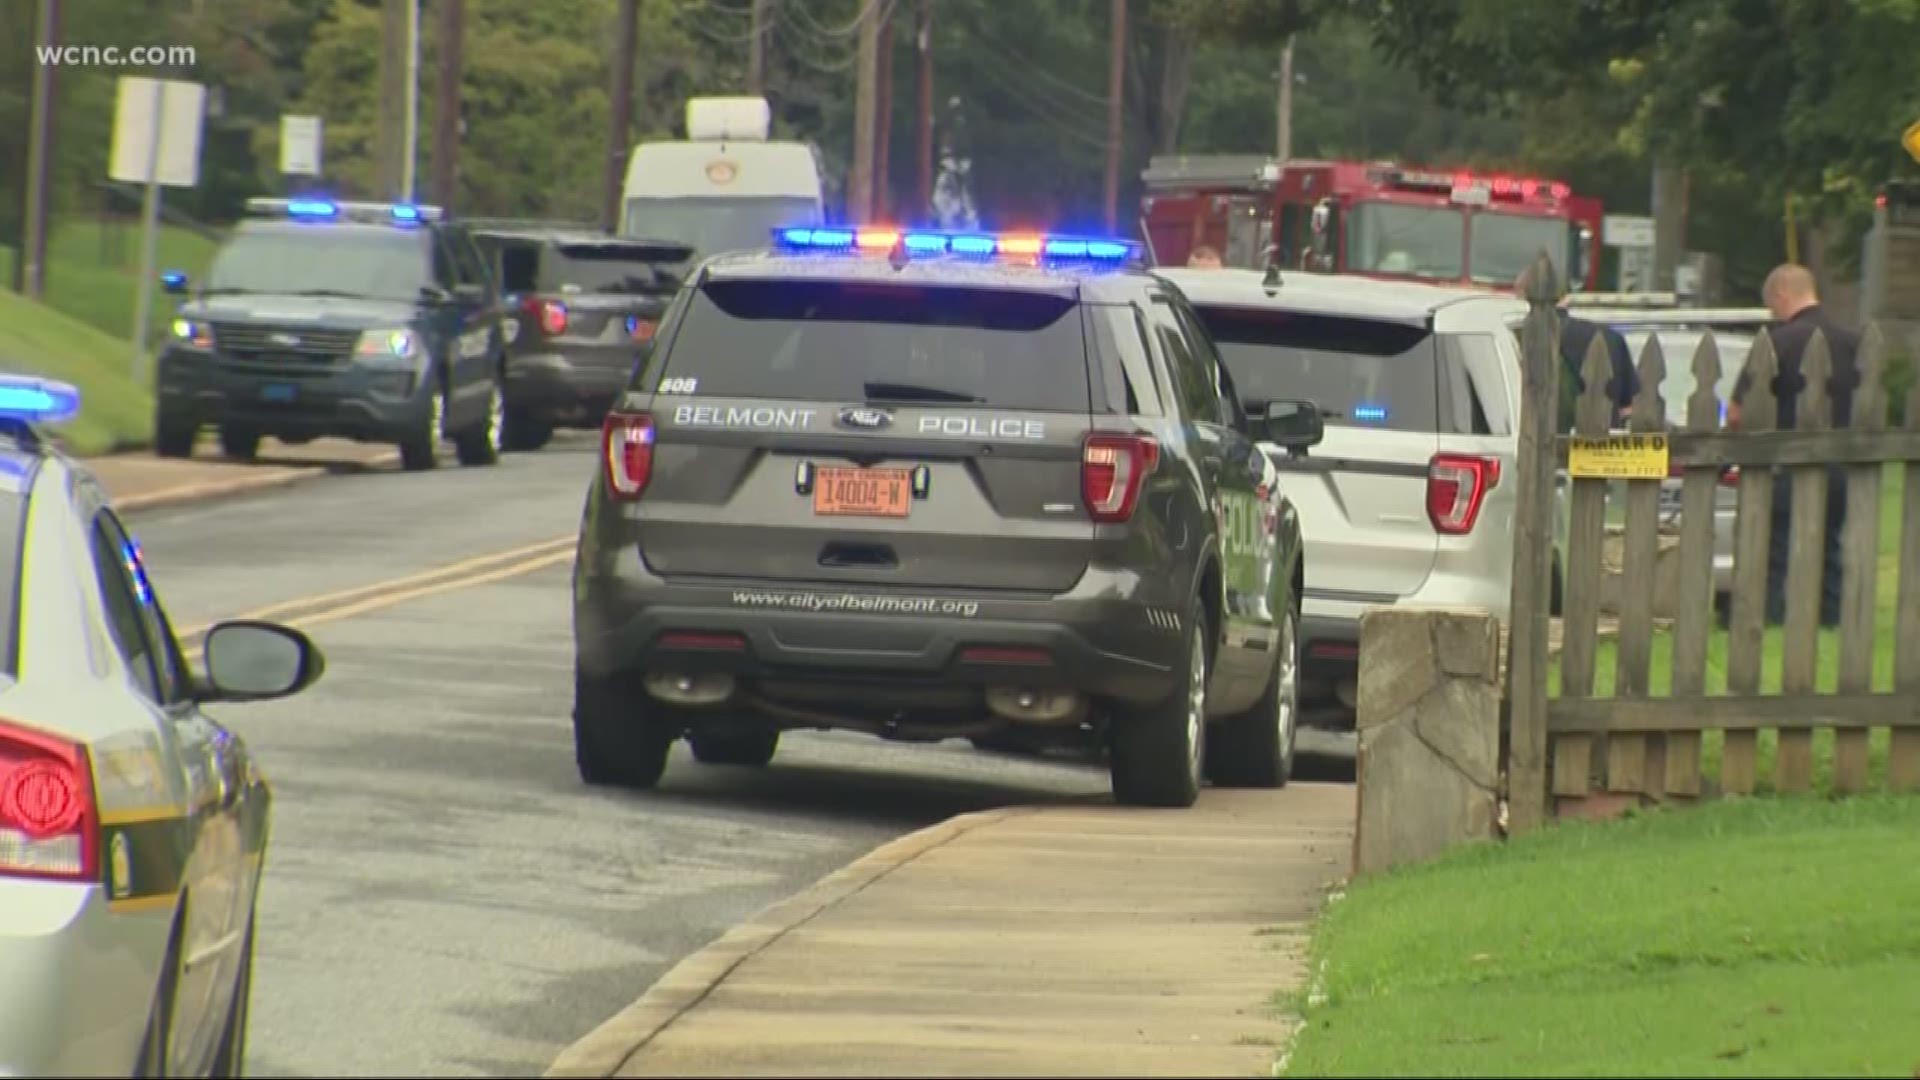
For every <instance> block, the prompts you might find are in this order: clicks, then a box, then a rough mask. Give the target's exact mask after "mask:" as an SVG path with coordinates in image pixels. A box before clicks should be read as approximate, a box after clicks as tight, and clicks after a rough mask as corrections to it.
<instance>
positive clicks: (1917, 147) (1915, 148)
mask: <svg viewBox="0 0 1920 1080" xmlns="http://www.w3.org/2000/svg"><path fill="white" fill-rule="evenodd" d="M1900 145H1901V146H1904V147H1906V149H1907V153H1908V154H1909V155H1911V156H1912V158H1913V160H1915V161H1920V120H1915V121H1914V122H1913V123H1911V124H1908V125H1907V130H1905V131H1903V132H1901V133H1900Z"/></svg>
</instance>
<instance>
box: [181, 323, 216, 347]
mask: <svg viewBox="0 0 1920 1080" xmlns="http://www.w3.org/2000/svg"><path fill="white" fill-rule="evenodd" d="M173 339H174V340H175V341H184V342H186V343H187V344H189V345H192V346H193V347H194V348H196V349H211V348H213V327H211V326H208V325H207V324H206V323H198V322H194V321H193V320H191V319H175V320H173Z"/></svg>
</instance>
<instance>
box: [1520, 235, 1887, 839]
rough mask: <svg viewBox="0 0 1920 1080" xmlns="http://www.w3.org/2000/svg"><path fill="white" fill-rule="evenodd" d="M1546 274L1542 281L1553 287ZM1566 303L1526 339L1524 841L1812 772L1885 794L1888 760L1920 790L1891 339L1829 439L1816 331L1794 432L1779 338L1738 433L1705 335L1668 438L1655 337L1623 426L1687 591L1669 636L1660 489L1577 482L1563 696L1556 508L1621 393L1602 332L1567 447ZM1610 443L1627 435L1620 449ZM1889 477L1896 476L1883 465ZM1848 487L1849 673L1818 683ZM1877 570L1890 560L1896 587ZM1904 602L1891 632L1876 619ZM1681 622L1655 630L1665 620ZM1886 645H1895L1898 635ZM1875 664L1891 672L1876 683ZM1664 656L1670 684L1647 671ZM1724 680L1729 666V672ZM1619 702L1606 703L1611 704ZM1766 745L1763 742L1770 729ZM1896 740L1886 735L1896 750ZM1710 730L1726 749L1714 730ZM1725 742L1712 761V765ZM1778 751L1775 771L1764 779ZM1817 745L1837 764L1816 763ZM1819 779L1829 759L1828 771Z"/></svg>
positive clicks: (1862, 365) (1763, 355) (1799, 784)
mask: <svg viewBox="0 0 1920 1080" xmlns="http://www.w3.org/2000/svg"><path fill="white" fill-rule="evenodd" d="M1544 263H1545V260H1544V258H1543V259H1542V264H1543V265H1542V267H1541V269H1540V270H1539V271H1537V272H1536V275H1535V276H1536V279H1545V280H1549V281H1550V280H1551V279H1552V274H1551V273H1550V272H1549V271H1547V270H1546V267H1545V265H1544ZM1551 288H1552V287H1551V286H1549V287H1547V288H1537V289H1536V291H1535V292H1533V293H1531V294H1530V295H1529V296H1528V299H1529V301H1530V303H1531V311H1530V314H1529V316H1528V319H1527V323H1526V328H1525V331H1524V333H1523V341H1522V346H1523V353H1524V356H1525V362H1526V374H1525V388H1526V390H1525V393H1526V401H1525V404H1524V407H1523V417H1522V421H1523V426H1524V428H1525V431H1524V433H1523V437H1522V442H1521V450H1520V461H1519V463H1518V466H1519V467H1518V469H1517V472H1518V473H1519V478H1518V482H1519V484H1520V488H1521V490H1520V498H1521V500H1522V502H1521V506H1522V508H1523V509H1522V510H1521V511H1520V512H1519V515H1518V516H1519V520H1518V521H1517V522H1516V545H1515V546H1516V552H1515V580H1514V599H1513V614H1512V627H1511V641H1510V652H1509V663H1508V671H1507V678H1508V704H1509V723H1510V730H1509V733H1508V734H1509V739H1508V762H1507V765H1508V768H1507V775H1508V794H1509V803H1510V818H1511V826H1510V827H1511V828H1512V829H1513V830H1514V831H1522V830H1524V829H1526V828H1528V827H1531V826H1533V825H1537V824H1539V823H1540V822H1541V821H1542V820H1544V819H1546V818H1547V817H1549V816H1551V815H1553V814H1554V813H1556V812H1566V811H1567V810H1569V809H1571V808H1573V806H1572V805H1570V804H1578V803H1580V802H1581V801H1582V800H1590V799H1594V798H1605V799H1609V800H1624V801H1629V802H1635V801H1639V802H1644V801H1662V800H1672V799H1686V798H1698V797H1702V796H1713V795H1716V794H1727V795H1734V794H1747V793H1752V792H1755V791H1756V790H1763V789H1765V788H1768V787H1770V788H1771V789H1772V790H1773V791H1776V792H1779V793H1801V792H1807V791H1810V790H1813V789H1814V788H1815V787H1816V772H1819V773H1820V774H1821V775H1823V776H1829V777H1830V783H1831V790H1832V791H1833V792H1834V793H1836V794H1849V793H1856V792H1863V791H1867V790H1870V789H1871V788H1873V787H1876V786H1880V785H1877V784H1875V782H1874V780H1875V775H1874V774H1875V773H1876V772H1877V770H1876V769H1875V768H1874V761H1875V759H1876V758H1877V757H1879V756H1880V752H1877V748H1878V747H1884V751H1883V753H1884V761H1885V772H1884V780H1883V781H1882V783H1883V784H1884V786H1885V787H1886V788H1889V789H1892V790H1898V791H1920V386H1916V387H1914V388H1913V389H1912V391H1911V392H1910V393H1909V394H1908V397H1907V400H1906V409H1905V418H1904V421H1903V424H1902V426H1901V428H1900V429H1897V430H1890V429H1889V426H1888V407H1887V406H1888V400H1889V399H1888V389H1887V386H1886V382H1885V372H1886V355H1887V348H1886V343H1885V341H1884V340H1883V336H1882V334H1881V333H1880V331H1879V329H1878V328H1870V329H1869V330H1868V331H1867V332H1866V333H1865V334H1864V335H1863V336H1862V339H1861V343H1860V348H1859V351H1858V357H1857V359H1858V368H1859V373H1860V380H1859V382H1860V385H1859V387H1858V389H1857V390H1855V391H1854V397H1853V410H1852V413H1853V417H1852V423H1851V424H1850V425H1849V426H1848V427H1847V428H1845V429H1844V430H1836V429H1835V428H1834V427H1833V424H1832V418H1833V411H1832V406H1833V402H1832V400H1830V395H1829V386H1828V381H1829V377H1830V376H1831V374H1832V370H1833V365H1832V363H1831V358H1830V355H1829V352H1828V349H1827V344H1826V342H1825V340H1824V338H1823V337H1821V336H1820V335H1816V336H1815V338H1814V341H1813V343H1812V344H1811V345H1810V346H1809V347H1808V348H1807V350H1806V354H1805V356H1804V358H1803V361H1802V365H1801V366H1802V375H1803V377H1804V379H1805V383H1804V386H1805V389H1804V390H1802V391H1801V392H1800V397H1799V399H1798V408H1797V417H1796V420H1797V424H1796V427H1795V430H1790V431H1789V430H1779V429H1778V427H1777V423H1776V421H1777V415H1778V413H1777V402H1776V400H1775V390H1774V379H1775V377H1776V376H1777V375H1778V374H1779V365H1778V362H1777V359H1776V357H1775V355H1774V351H1773V347H1772V344H1771V341H1770V339H1769V337H1768V336H1767V335H1765V334H1762V335H1759V336H1758V338H1757V339H1756V341H1755V344H1754V346H1753V348H1752V350H1751V351H1750V353H1749V354H1748V355H1747V356H1746V357H1744V358H1730V359H1732V360H1733V361H1734V362H1737V363H1741V364H1743V365H1744V367H1745V370H1746V373H1747V375H1748V380H1747V390H1746V392H1745V394H1744V396H1743V397H1742V399H1741V400H1740V401H1739V402H1738V406H1739V409H1740V412H1741V416H1742V419H1741V423H1740V426H1739V429H1738V430H1727V429H1725V428H1723V425H1722V415H1723V412H1722V402H1721V401H1720V400H1719V399H1718V395H1717V390H1716V388H1717V386H1718V384H1719V383H1720V381H1721V376H1722V374H1723V370H1724V369H1723V363H1724V362H1725V360H1723V358H1722V357H1720V356H1719V355H1718V353H1717V350H1716V349H1715V347H1714V344H1713V340H1712V335H1710V334H1709V335H1702V338H1703V340H1702V342H1701V344H1700V347H1699V349H1698V351H1697V352H1696V354H1695V355H1694V356H1692V357H1691V358H1686V362H1687V363H1689V365H1690V366H1691V368H1692V373H1693V376H1694V391H1693V394H1692V396H1691V398H1690V399H1689V400H1688V402H1687V418H1686V422H1685V424H1684V425H1683V426H1678V427H1676V428H1675V429H1673V430H1668V424H1667V420H1666V417H1667V410H1666V407H1665V403H1664V402H1663V401H1662V400H1661V399H1660V386H1661V383H1662V382H1663V381H1664V380H1665V377H1666V374H1667V371H1668V367H1667V365H1668V359H1667V358H1666V357H1665V356H1663V355H1662V353H1661V350H1660V347H1659V343H1658V340H1657V337H1654V338H1650V339H1649V342H1648V344H1647V346H1646V347H1645V348H1644V350H1643V351H1642V354H1641V356H1640V357H1639V358H1638V361H1637V367H1638V371H1639V382H1640V393H1639V397H1638V398H1637V399H1636V400H1635V402H1634V404H1633V408H1632V411H1631V416H1630V418H1629V420H1628V422H1627V430H1628V433H1629V434H1631V435H1639V436H1642V437H1644V439H1645V440H1646V441H1645V442H1643V443H1642V444H1640V445H1641V447H1642V451H1641V456H1642V458H1643V459H1648V458H1650V459H1655V460H1657V458H1658V446H1659V444H1660V443H1662V442H1664V445H1665V454H1666V459H1667V463H1668V464H1669V465H1670V466H1671V468H1672V471H1673V474H1674V475H1676V476H1679V477H1683V479H1682V480H1681V481H1680V482H1681V483H1682V485H1683V491H1682V496H1681V508H1680V525H1679V533H1680V535H1679V542H1678V545H1677V549H1676V550H1674V551H1671V552H1670V553H1669V556H1670V557H1673V558H1676V559H1677V560H1678V564H1679V565H1678V571H1677V582H1678V587H1677V593H1676V595H1675V596H1673V597H1672V598H1671V601H1672V604H1671V606H1672V615H1673V617H1672V619H1671V625H1670V626H1657V625H1656V619H1655V617H1654V608H1655V596H1654V591H1655V588H1656V587H1657V585H1656V583H1657V582H1658V581H1659V580H1660V578H1659V576H1658V575H1656V573H1655V570H1656V562H1657V560H1659V559H1660V558H1661V557H1662V556H1661V552H1660V547H1661V543H1660V541H1661V537H1660V535H1659V533H1660V517H1661V512H1660V485H1661V483H1662V480H1664V479H1665V477H1664V476H1660V477H1658V478H1647V479H1628V480H1626V481H1625V482H1624V483H1622V482H1621V480H1620V479H1618V478H1617V477H1616V478H1611V479H1610V478H1601V477H1592V476H1577V475H1576V476H1574V477H1573V478H1572V479H1571V512H1570V517H1569V527H1568V532H1567V537H1566V550H1565V552H1564V553H1563V563H1562V565H1563V570H1562V572H1563V575H1564V578H1563V589H1564V601H1563V609H1562V610H1563V615H1562V619H1561V624H1562V625H1561V627H1560V630H1561V638H1562V641H1561V646H1560V650H1559V653H1560V655H1559V658H1558V662H1559V665H1560V669H1559V674H1560V689H1559V693H1558V695H1557V696H1549V694H1548V692H1547V691H1548V683H1549V671H1550V668H1551V665H1552V663H1553V657H1552V650H1551V649H1550V648H1549V646H1548V641H1547V637H1548V632H1549V625H1550V620H1549V617H1548V604H1549V596H1550V594H1551V576H1550V575H1551V574H1552V572H1553V571H1552V557H1553V551H1552V549H1553V537H1554V526H1553V514H1554V509H1553V506H1552V503H1551V499H1550V497H1549V495H1550V493H1551V492H1552V490H1553V480H1554V477H1555V475H1556V473H1557V472H1559V471H1560V470H1562V469H1565V468H1566V467H1567V462H1568V460H1569V450H1570V448H1571V447H1572V446H1573V445H1574V444H1575V443H1580V444H1581V445H1582V446H1592V445H1594V444H1593V443H1591V442H1588V441H1587V440H1593V439H1603V438H1606V437H1608V436H1609V434H1610V432H1609V430H1608V423H1609V417H1610V413H1611V404H1610V402H1609V400H1608V397H1607V394H1606V387H1607V384H1608V382H1609V381H1610V380H1611V379H1612V375H1613V372H1612V368H1611V365H1610V364H1609V362H1608V359H1607V355H1606V352H1605V345H1604V342H1603V341H1601V340H1599V338H1598V336H1596V340H1595V341H1594V344H1593V347H1592V350H1591V351H1590V352H1589V354H1588V355H1587V357H1586V360H1585V365H1584V369H1583V372H1582V381H1583V382H1584V383H1585V386H1586V389H1585V392H1584V393H1583V394H1582V395H1581V397H1580V398H1579V400H1578V405H1577V419H1576V423H1575V431H1574V434H1573V435H1571V436H1568V435H1565V434H1562V433H1560V432H1557V431H1555V430H1554V415H1553V414H1554V412H1555V411H1556V410H1555V409H1554V408H1553V405H1554V402H1555V401H1556V400H1557V398H1556V396H1555V395H1556V393H1557V388H1558V381H1559V379H1560V377H1561V371H1560V368H1561V363H1560V360H1559V339H1558V323H1557V320H1556V315H1555V313H1554V311H1553V303H1554V299H1555V296H1554V294H1553V292H1552V291H1550V289H1551ZM1614 434H1618V433H1614ZM1889 463H1902V464H1903V465H1904V468H1903V469H1900V470H1888V469H1887V468H1886V466H1887V465H1888V464H1889ZM1834 467H1843V468H1844V469H1845V470H1846V473H1845V475H1846V477H1847V481H1846V483H1847V499H1846V520H1845V525H1844V530H1843V537H1842V542H1841V548H1842V552H1843V563H1844V578H1843V582H1844V583H1843V586H1842V595H1843V598H1844V599H1843V603H1842V607H1841V611H1840V622H1839V626H1838V630H1837V634H1836V635H1835V636H1837V638H1838V643H1837V650H1834V651H1835V652H1837V665H1836V667H1837V671H1835V672H1834V673H1833V677H1832V680H1831V681H1832V683H1833V685H1832V686H1831V688H1830V689H1824V690H1823V688H1822V687H1821V685H1820V684H1821V683H1822V682H1825V681H1827V680H1826V679H1823V678H1821V675H1822V672H1821V670H1820V663H1819V662H1820V659H1821V656H1822V653H1823V650H1822V648H1821V645H1822V634H1821V627H1820V591H1821V581H1820V578H1821V572H1822V563H1823V545H1824V542H1825V537H1826V503H1827V487H1828V478H1829V475H1830V473H1829V470H1830V469H1831V468H1834ZM1732 468H1737V470H1738V481H1737V483H1738V498H1739V509H1738V515H1737V519H1736V520H1737V523H1736V525H1735V540H1734V569H1733V575H1732V588H1731V595H1730V608H1731V614H1730V618H1729V619H1728V626H1727V627H1726V629H1724V630H1720V629H1718V625H1719V622H1720V620H1719V615H1718V611H1717V604H1716V595H1715V588H1714V580H1713V547H1714V513H1715V509H1714V508H1715V503H1716V495H1717V492H1718V490H1719V488H1720V485H1721V484H1722V479H1723V474H1724V473H1726V471H1727V470H1729V469H1732ZM1776 472H1779V473H1783V474H1785V475H1787V476H1790V477H1791V481H1790V482H1791V491H1792V518H1791V528H1790V532H1789V537H1790V539H1789V548H1788V550H1789V563H1788V573H1787V578H1786V583H1785V598H1786V612H1785V619H1784V625H1783V627H1782V628H1781V629H1780V630H1779V631H1778V632H1777V633H1778V641H1779V648H1778V656H1779V659H1780V666H1779V669H1778V689H1777V691H1774V690H1773V689H1772V688H1771V687H1770V686H1768V682H1769V680H1768V678H1767V677H1768V675H1769V674H1771V673H1770V672H1768V671H1766V670H1763V667H1764V665H1763V661H1764V660H1765V659H1766V658H1767V657H1768V655H1769V650H1768V649H1767V648H1766V646H1767V644H1768V639H1769V637H1770V636H1771V635H1769V633H1768V631H1767V629H1766V626H1765V620H1766V601H1767V574H1768V568H1767V555H1768V543H1769V534H1770V528H1771V524H1772V522H1771V518H1772V516H1773V507H1772V502H1773V497H1774V490H1775V488H1774V476H1775V474H1776ZM1887 478H1897V479H1894V480H1893V482H1894V483H1896V484H1897V485H1898V486H1899V487H1900V488H1901V489H1902V490H1901V491H1900V492H1899V496H1900V497H1899V499H1898V501H1897V502H1892V503H1890V505H1892V506H1894V507H1895V508H1896V509H1895V510H1894V513H1895V514H1896V515H1897V516H1898V519H1899V520H1898V522H1897V524H1895V523H1889V524H1892V525H1894V527H1893V529H1892V530H1891V533H1892V535H1893V536H1894V537H1895V539H1894V548H1893V550H1892V551H1891V552H1889V553H1887V554H1886V555H1885V556H1883V553H1882V551H1881V536H1882V533H1883V527H1882V520H1881V515H1882V506H1883V498H1882V496H1883V491H1882V486H1883V479H1887ZM1620 488H1624V503H1625V505H1624V512H1625V513H1624V517H1625V541H1624V547H1625V557H1624V566H1623V567H1622V571H1621V579H1622V581H1623V587H1622V590H1621V595H1622V599H1621V607H1620V612H1619V620H1618V632H1617V638H1615V639H1614V642H1613V645H1612V650H1611V651H1612V656H1613V660H1614V664H1613V667H1614V672H1615V676H1616V678H1615V685H1614V686H1613V687H1611V688H1606V687H1600V686H1598V685H1596V675H1597V672H1598V670H1599V669H1600V668H1601V667H1602V666H1603V665H1602V664H1601V663H1600V660H1601V659H1602V657H1603V656H1604V655H1605V653H1606V648H1605V646H1604V645H1603V642H1602V639H1601V635H1600V622H1601V611H1600V596H1601V590H1602V584H1601V579H1602V575H1603V574H1604V573H1606V570H1605V567H1604V566H1603V560H1602V558H1601V555H1602V544H1603V541H1604V536H1605V529H1606V520H1607V517H1608V502H1609V491H1610V489H1620ZM1883 558H1884V559H1885V560H1886V561H1888V562H1890V564H1891V565H1890V566H1888V567H1886V568H1885V571H1884V572H1883V567H1882V562H1883ZM1889 607H1890V608H1891V611H1892V612H1893V617H1892V619H1891V623H1892V625H1891V626H1887V625H1883V624H1882V620H1883V619H1884V614H1883V613H1884V611H1885V610H1887V609H1888V608H1889ZM1667 621H1668V620H1660V622H1663V623H1664V622H1667ZM1889 639H1891V640H1889ZM1713 657H1721V658H1724V672H1725V680H1724V682H1725V684H1724V686H1720V685H1713V684H1711V683H1710V680H1709V674H1710V671H1709V668H1710V658H1713ZM1876 658H1878V659H1879V660H1880V664H1879V667H1880V669H1881V670H1880V671H1879V673H1878V674H1879V676H1880V678H1879V680H1878V685H1876ZM1656 659H1659V660H1663V661H1666V666H1667V667H1668V668H1670V672H1671V675H1670V679H1668V680H1666V681H1667V682H1668V684H1669V685H1667V686H1665V687H1656V686H1655V685H1654V679H1653V677H1652V676H1653V675H1654V673H1655V672H1656V670H1657V668H1658V667H1659V666H1660V665H1657V664H1656ZM1716 666H1717V665H1716ZM1608 689H1611V691H1612V692H1611V694H1608V693H1607V692H1606V691H1607V690H1608ZM1818 729H1830V730H1831V731H1832V732H1833V735H1832V742H1831V752H1830V754H1831V756H1830V768H1821V769H1818V770H1817V769H1816V759H1817V757H1819V758H1820V759H1825V758H1826V755H1825V754H1821V755H1816V753H1815V738H1814V733H1815V731H1816V730H1818ZM1767 732H1772V733H1773V737H1772V738H1771V739H1770V740H1763V738H1762V736H1763V734H1764V733H1767ZM1882 732H1884V734H1882ZM1710 733H1717V734H1710ZM1716 741H1717V750H1718V767H1717V769H1715V768H1713V767H1712V762H1711V761H1710V760H1709V759H1710V758H1711V757H1712V756H1713V754H1712V751H1713V749H1715V748H1716V747H1715V742H1716ZM1768 742H1771V744H1772V746H1771V749H1772V751H1773V753H1772V759H1773V762H1772V763H1773V768H1772V770H1771V771H1772V775H1771V777H1766V776H1764V775H1762V774H1763V772H1764V771H1765V770H1764V769H1763V766H1764V764H1765V758H1766V756H1767V755H1766V754H1765V752H1764V750H1765V749H1766V744H1767V743H1768ZM1823 749H1824V748H1823ZM1821 763H1822V764H1823V765H1824V764H1826V762H1825V761H1824V760H1822V762H1821Z"/></svg>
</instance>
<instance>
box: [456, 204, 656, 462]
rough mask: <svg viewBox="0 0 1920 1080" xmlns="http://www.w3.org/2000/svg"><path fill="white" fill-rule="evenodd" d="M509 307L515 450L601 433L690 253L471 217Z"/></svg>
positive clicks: (509, 433) (568, 229)
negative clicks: (566, 434) (560, 431)
mask: <svg viewBox="0 0 1920 1080" xmlns="http://www.w3.org/2000/svg"><path fill="white" fill-rule="evenodd" d="M468 225H469V227H470V228H471V229H472V230H473V238H474V242H475V243H477V244H478V245H479V246H480V251H481V254H482V255H484V256H485V257H486V258H487V260H488V262H489V263H490V265H491V268H492V270H493V271H494V278H495V280H496V281H498V282H499V283H500V291H501V293H502V294H503V296H504V299H505V302H506V307H507V319H508V322H507V324H506V334H507V367H506V371H507V375H506V394H507V428H506V435H505V445H506V448H507V449H509V450H538V449H539V448H540V447H542V446H545V445H546V444H547V441H548V440H549V439H551V438H553V429H554V428H555V427H573V428H597V427H599V426H600V421H601V419H602V418H604V417H605V416H606V415H607V409H608V408H609V407H610V406H612V404H613V399H614V398H616V397H619V396H620V392H621V391H622V390H624V389H626V385H627V380H628V379H629V378H631V377H632V375H633V365H634V361H635V359H636V358H637V357H638V355H639V346H641V345H643V344H645V343H646V342H647V341H650V340H652V338H653V333H654V330H655V329H657V328H658V327H659V325H660V316H661V314H662V313H664V312H665V311H666V308H667V302H668V301H670V300H672V299H673V294H674V293H675V292H676V291H677V290H678V289H679V287H680V284H681V280H682V276H683V275H684V274H685V273H686V270H687V265H686V264H687V262H688V261H689V260H691V259H692V258H693V249H692V248H690V247H688V246H686V245H685V244H679V243H675V242H673V241H670V240H644V239H635V238H632V237H621V236H615V235H613V234H611V233H607V232H604V231H600V230H597V229H594V228H593V227H592V226H588V225H573V224H569V223H565V222H543V221H500V220H491V221H470V222H468Z"/></svg>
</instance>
